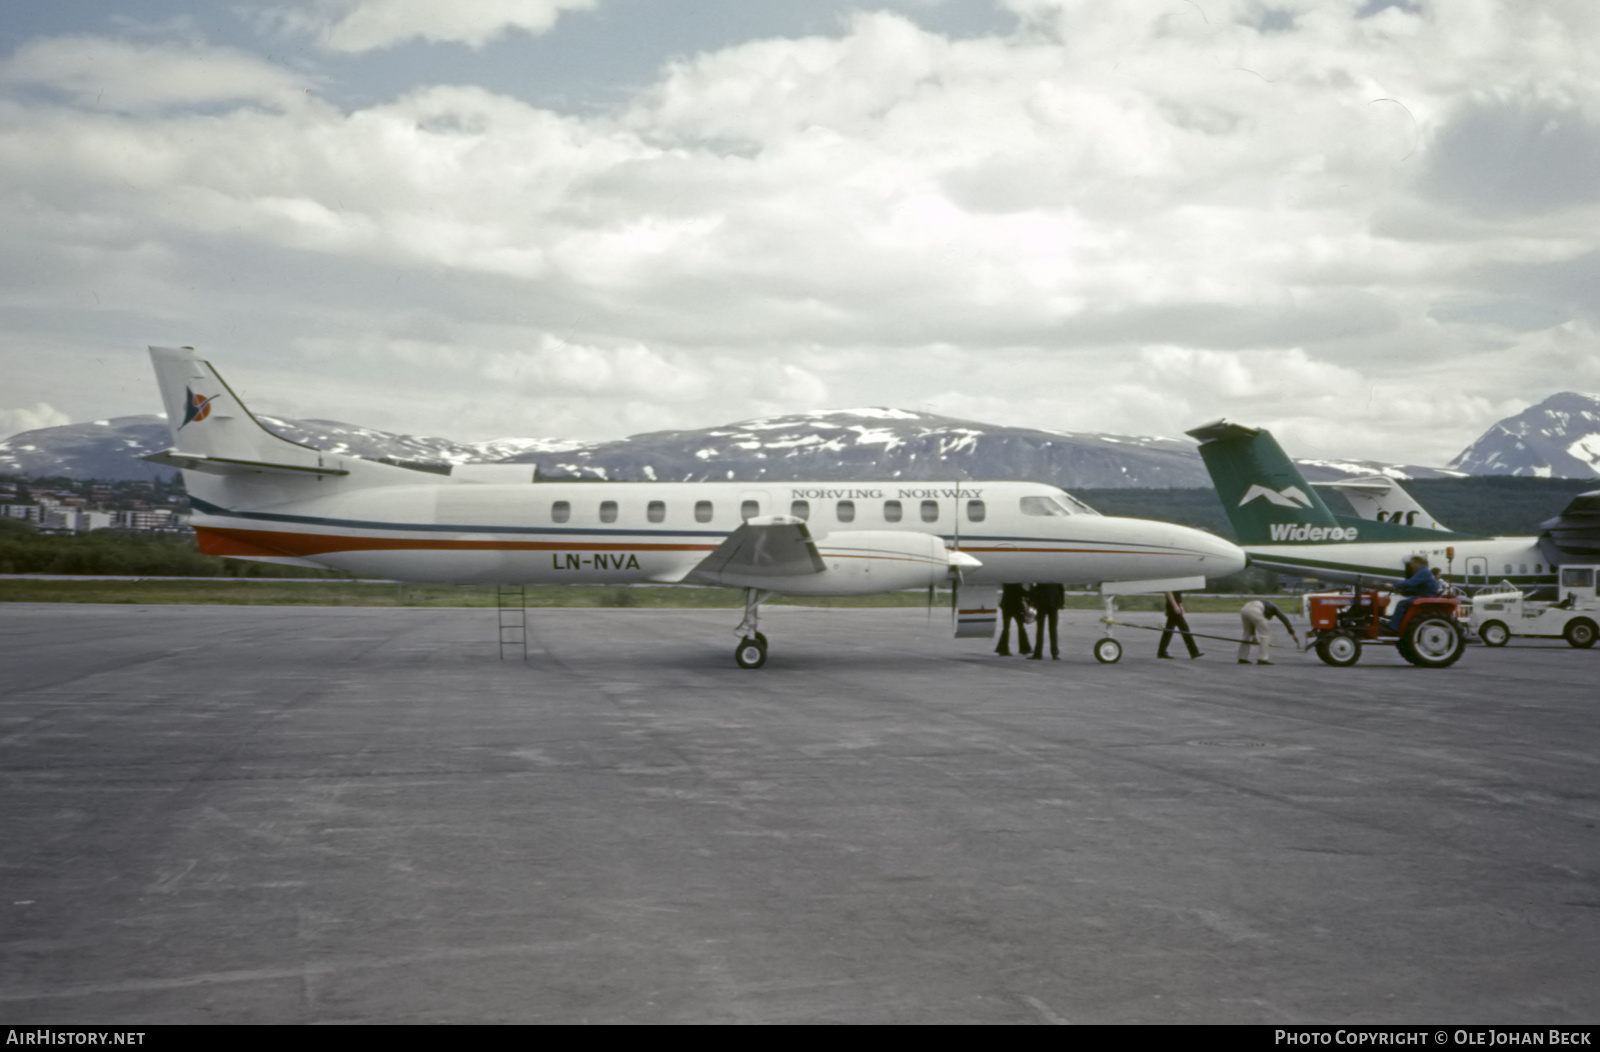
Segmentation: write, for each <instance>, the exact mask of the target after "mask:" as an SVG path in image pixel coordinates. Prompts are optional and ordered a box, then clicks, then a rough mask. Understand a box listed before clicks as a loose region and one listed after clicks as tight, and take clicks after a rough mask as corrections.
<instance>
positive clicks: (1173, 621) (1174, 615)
mask: <svg viewBox="0 0 1600 1052" xmlns="http://www.w3.org/2000/svg"><path fill="white" fill-rule="evenodd" d="M1173 632H1182V633H1183V645H1184V646H1186V647H1188V648H1189V660H1191V661H1193V660H1194V659H1195V658H1197V657H1199V656H1200V648H1199V647H1198V646H1196V645H1195V642H1194V636H1192V635H1190V634H1189V622H1188V621H1186V620H1184V617H1183V598H1182V596H1180V595H1179V594H1178V593H1177V592H1168V593H1167V624H1166V627H1165V628H1163V629H1162V630H1161V645H1160V646H1159V647H1157V648H1156V657H1158V658H1170V657H1171V656H1172V655H1171V654H1169V653H1167V647H1168V646H1169V645H1171V643H1172V634H1173Z"/></svg>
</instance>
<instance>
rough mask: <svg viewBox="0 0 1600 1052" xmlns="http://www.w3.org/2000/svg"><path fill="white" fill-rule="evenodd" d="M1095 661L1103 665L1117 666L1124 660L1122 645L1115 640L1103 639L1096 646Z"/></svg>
mask: <svg viewBox="0 0 1600 1052" xmlns="http://www.w3.org/2000/svg"><path fill="white" fill-rule="evenodd" d="M1094 659H1095V660H1096V661H1098V662H1100V664H1102V665H1115V664H1116V663H1117V662H1118V661H1121V660H1122V644H1121V643H1118V642H1117V641H1116V640H1115V639H1102V640H1100V641H1098V642H1097V643H1095V645H1094Z"/></svg>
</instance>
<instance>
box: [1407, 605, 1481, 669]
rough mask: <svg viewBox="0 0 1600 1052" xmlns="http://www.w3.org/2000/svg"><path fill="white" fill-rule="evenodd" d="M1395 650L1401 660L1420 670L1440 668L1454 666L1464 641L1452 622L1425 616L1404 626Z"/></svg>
mask: <svg viewBox="0 0 1600 1052" xmlns="http://www.w3.org/2000/svg"><path fill="white" fill-rule="evenodd" d="M1399 649H1400V654H1401V656H1402V657H1404V658H1405V659H1406V660H1407V661H1409V662H1411V663H1412V664H1413V665H1416V666H1418V667H1420V668H1444V667H1446V666H1447V665H1454V664H1455V663H1456V659H1457V658H1459V657H1461V652H1462V651H1464V650H1466V649H1467V641H1466V640H1465V639H1464V638H1462V635H1461V629H1459V628H1457V627H1456V624H1455V622H1454V621H1446V620H1445V619H1444V618H1442V617H1428V618H1422V619H1420V620H1416V621H1413V622H1411V624H1409V625H1407V626H1406V633H1405V635H1403V636H1401V637H1400V647H1399Z"/></svg>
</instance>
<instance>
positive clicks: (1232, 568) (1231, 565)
mask: <svg viewBox="0 0 1600 1052" xmlns="http://www.w3.org/2000/svg"><path fill="white" fill-rule="evenodd" d="M1201 536H1203V537H1204V538H1205V543H1204V544H1203V545H1202V547H1201V549H1200V551H1201V559H1202V562H1203V563H1204V565H1205V574H1206V576H1207V577H1226V576H1228V575H1229V574H1233V573H1238V572H1239V571H1240V570H1243V569H1244V568H1245V566H1246V565H1247V564H1248V563H1249V562H1250V557H1249V556H1248V555H1246V554H1245V553H1244V550H1243V549H1242V548H1240V547H1239V546H1238V545H1236V544H1230V543H1229V542H1227V541H1225V540H1223V539H1222V538H1221V537H1214V536H1212V535H1211V534H1209V533H1207V534H1202V535H1201Z"/></svg>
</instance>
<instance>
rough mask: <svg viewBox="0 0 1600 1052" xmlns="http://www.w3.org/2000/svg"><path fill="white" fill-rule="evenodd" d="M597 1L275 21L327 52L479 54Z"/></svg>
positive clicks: (392, 1) (393, 8)
mask: <svg viewBox="0 0 1600 1052" xmlns="http://www.w3.org/2000/svg"><path fill="white" fill-rule="evenodd" d="M598 3H599V0H470V2H465V3H456V4H450V3H436V2H433V0H336V2H327V3H323V4H322V5H321V6H320V7H319V8H316V9H299V10H296V11H293V12H291V13H289V14H287V15H283V16H280V17H282V19H283V21H284V22H286V23H287V24H288V25H289V26H290V27H291V28H293V29H296V30H299V31H301V32H305V33H309V34H313V35H314V37H315V39H316V41H317V43H318V44H319V45H321V46H322V47H325V48H328V49H329V50H332V51H347V52H362V51H373V50H377V49H381V48H389V47H394V46H395V45H397V44H403V43H406V42H407V41H411V40H426V41H429V42H432V43H443V42H449V43H458V44H467V45H469V46H471V47H475V48H481V47H483V46H484V45H485V44H487V43H489V42H490V41H491V40H494V39H495V38H496V37H499V36H501V35H503V34H504V33H506V32H507V31H509V30H513V29H520V30H522V31H524V32H527V33H533V34H540V33H546V32H549V30H550V29H551V28H553V27H554V26H555V24H556V22H557V21H558V20H559V19H560V18H561V16H562V15H563V14H565V13H566V12H568V11H587V10H591V9H593V8H594V7H595V6H597V4H598Z"/></svg>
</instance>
